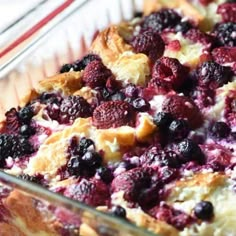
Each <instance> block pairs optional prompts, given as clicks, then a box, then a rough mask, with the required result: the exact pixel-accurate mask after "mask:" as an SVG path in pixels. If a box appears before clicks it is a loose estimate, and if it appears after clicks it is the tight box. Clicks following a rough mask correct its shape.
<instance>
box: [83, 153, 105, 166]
mask: <svg viewBox="0 0 236 236" xmlns="http://www.w3.org/2000/svg"><path fill="white" fill-rule="evenodd" d="M82 161H83V164H84V165H85V166H86V167H88V168H89V169H96V168H98V167H99V166H100V165H101V164H102V157H101V156H100V155H99V154H98V153H97V152H94V151H87V152H86V153H85V154H84V155H83V156H82Z"/></svg>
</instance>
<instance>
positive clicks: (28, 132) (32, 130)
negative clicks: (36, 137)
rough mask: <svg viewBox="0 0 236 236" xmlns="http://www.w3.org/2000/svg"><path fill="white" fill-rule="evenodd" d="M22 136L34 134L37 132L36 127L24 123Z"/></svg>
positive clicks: (21, 131)
mask: <svg viewBox="0 0 236 236" xmlns="http://www.w3.org/2000/svg"><path fill="white" fill-rule="evenodd" d="M19 133H20V134H21V135H22V136H25V137H29V136H31V135H33V134H35V128H34V127H32V126H30V125H22V126H21V127H20V132H19Z"/></svg>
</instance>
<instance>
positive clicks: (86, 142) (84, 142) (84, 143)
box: [77, 137, 94, 154]
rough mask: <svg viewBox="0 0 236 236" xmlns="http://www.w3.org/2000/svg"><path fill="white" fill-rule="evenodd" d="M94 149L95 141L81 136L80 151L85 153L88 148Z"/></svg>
mask: <svg viewBox="0 0 236 236" xmlns="http://www.w3.org/2000/svg"><path fill="white" fill-rule="evenodd" d="M93 149H94V142H93V141H92V140H91V139H89V138H85V137H83V138H81V139H80V141H79V147H78V150H77V151H78V153H79V154H85V153H86V151H88V150H93Z"/></svg>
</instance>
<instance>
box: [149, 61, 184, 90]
mask: <svg viewBox="0 0 236 236" xmlns="http://www.w3.org/2000/svg"><path fill="white" fill-rule="evenodd" d="M187 71H188V70H187V68H186V67H185V66H183V65H182V64H181V63H180V62H179V61H178V60H177V59H175V58H169V57H162V58H161V59H160V60H158V61H157V62H156V63H155V64H154V66H153V68H152V81H153V80H154V81H158V80H163V81H165V82H166V83H167V84H168V83H169V84H171V85H172V86H173V88H174V89H178V88H179V87H180V86H181V85H182V84H183V82H184V79H185V77H186V74H187Z"/></svg>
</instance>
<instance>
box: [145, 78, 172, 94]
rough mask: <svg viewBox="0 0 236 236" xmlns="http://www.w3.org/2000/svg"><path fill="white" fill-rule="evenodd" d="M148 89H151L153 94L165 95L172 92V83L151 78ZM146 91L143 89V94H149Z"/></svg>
mask: <svg viewBox="0 0 236 236" xmlns="http://www.w3.org/2000/svg"><path fill="white" fill-rule="evenodd" d="M148 89H153V90H154V92H155V93H154V94H166V93H168V92H170V91H171V90H173V86H172V83H170V82H168V81H165V80H160V79H156V78H153V79H151V80H150V81H149V82H148ZM148 89H144V91H145V92H149V91H148Z"/></svg>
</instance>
